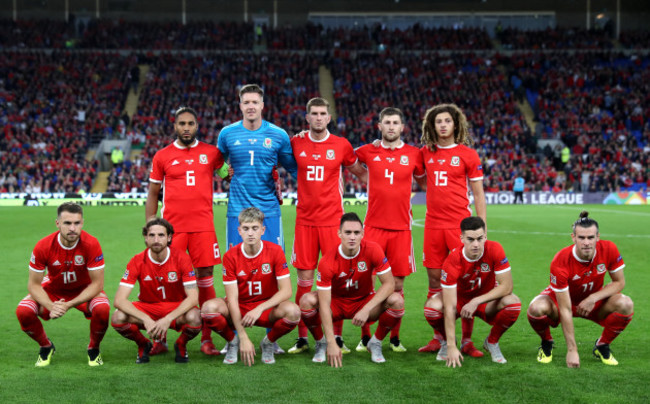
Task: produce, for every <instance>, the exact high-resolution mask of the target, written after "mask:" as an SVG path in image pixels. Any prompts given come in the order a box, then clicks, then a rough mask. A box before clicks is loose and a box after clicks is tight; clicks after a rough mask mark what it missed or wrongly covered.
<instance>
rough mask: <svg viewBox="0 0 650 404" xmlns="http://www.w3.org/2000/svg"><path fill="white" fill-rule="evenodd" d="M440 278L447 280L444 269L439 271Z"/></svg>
mask: <svg viewBox="0 0 650 404" xmlns="http://www.w3.org/2000/svg"><path fill="white" fill-rule="evenodd" d="M440 279H442V280H443V281H445V282H447V272H445V271H444V270H442V271H441V272H440Z"/></svg>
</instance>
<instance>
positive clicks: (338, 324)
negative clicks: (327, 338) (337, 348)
mask: <svg viewBox="0 0 650 404" xmlns="http://www.w3.org/2000/svg"><path fill="white" fill-rule="evenodd" d="M334 335H343V320H338V321H335V322H334Z"/></svg>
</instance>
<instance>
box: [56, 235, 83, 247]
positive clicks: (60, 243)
mask: <svg viewBox="0 0 650 404" xmlns="http://www.w3.org/2000/svg"><path fill="white" fill-rule="evenodd" d="M79 240H81V234H79V238H78V239H77V242H76V243H74V245H73V246H72V247H66V246H64V245H63V243H62V242H61V232H59V234H57V236H56V241H58V242H59V245H60V246H61V248H63V249H64V250H74V248H75V247H76V246H77V244H79Z"/></svg>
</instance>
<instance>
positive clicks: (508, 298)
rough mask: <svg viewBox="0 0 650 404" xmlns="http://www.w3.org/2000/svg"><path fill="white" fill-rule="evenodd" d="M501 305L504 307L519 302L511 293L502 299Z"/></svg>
mask: <svg viewBox="0 0 650 404" xmlns="http://www.w3.org/2000/svg"><path fill="white" fill-rule="evenodd" d="M503 304H505V305H506V306H508V305H511V304H521V300H520V299H519V297H518V296H517V295H515V294H514V293H511V294H509V295H506V296H504V297H503Z"/></svg>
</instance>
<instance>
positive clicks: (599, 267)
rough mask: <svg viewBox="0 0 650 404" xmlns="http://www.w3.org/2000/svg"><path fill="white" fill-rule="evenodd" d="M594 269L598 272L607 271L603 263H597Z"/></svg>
mask: <svg viewBox="0 0 650 404" xmlns="http://www.w3.org/2000/svg"><path fill="white" fill-rule="evenodd" d="M596 271H598V273H599V274H602V273H603V272H605V271H607V267H606V266H605V264H598V265H597V266H596Z"/></svg>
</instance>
